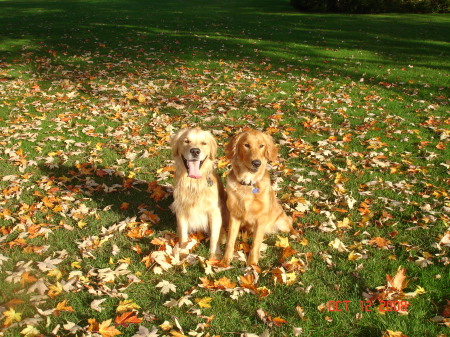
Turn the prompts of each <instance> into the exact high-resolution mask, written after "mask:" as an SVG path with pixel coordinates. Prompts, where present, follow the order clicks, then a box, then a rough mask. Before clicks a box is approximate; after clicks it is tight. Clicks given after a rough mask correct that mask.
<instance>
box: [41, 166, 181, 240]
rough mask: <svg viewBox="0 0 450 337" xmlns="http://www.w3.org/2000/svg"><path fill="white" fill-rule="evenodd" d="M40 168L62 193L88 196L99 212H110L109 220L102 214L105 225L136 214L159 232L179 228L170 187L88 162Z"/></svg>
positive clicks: (75, 196) (138, 219)
mask: <svg viewBox="0 0 450 337" xmlns="http://www.w3.org/2000/svg"><path fill="white" fill-rule="evenodd" d="M39 170H40V171H41V172H42V173H43V174H44V175H46V176H48V177H49V178H50V179H51V180H53V181H54V183H55V185H56V186H57V188H58V189H59V190H58V191H57V192H56V193H58V194H59V195H61V196H70V197H73V198H78V197H79V198H80V199H83V198H87V202H89V201H92V202H93V203H94V205H95V206H93V207H94V208H95V210H96V212H101V211H105V212H109V213H110V214H111V215H109V216H108V218H107V219H103V218H101V216H102V215H100V219H99V221H101V222H102V223H104V222H108V223H104V224H103V226H105V227H108V226H109V225H112V224H113V223H117V222H120V221H123V220H124V219H126V218H133V217H136V218H137V220H136V221H142V222H148V223H151V224H152V228H153V229H155V230H158V231H163V230H168V231H172V232H174V231H175V230H176V220H175V215H174V214H173V213H172V212H171V210H170V209H169V206H170V204H171V203H172V201H173V199H172V191H171V189H170V187H169V186H162V185H159V184H158V183H157V182H156V181H143V180H137V179H132V178H128V177H126V176H122V174H121V173H119V172H117V171H115V170H113V169H109V168H104V167H101V166H98V165H96V164H94V163H89V162H85V163H81V164H77V165H75V166H60V167H55V168H50V167H48V166H46V165H39ZM102 213H103V212H102ZM104 214H105V213H103V215H104ZM109 222H111V223H109Z"/></svg>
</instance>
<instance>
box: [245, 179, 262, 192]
mask: <svg viewBox="0 0 450 337" xmlns="http://www.w3.org/2000/svg"><path fill="white" fill-rule="evenodd" d="M241 185H244V186H252V187H253V188H252V193H253V194H256V193H258V192H259V188H258V187H256V184H246V183H245V182H244V181H241Z"/></svg>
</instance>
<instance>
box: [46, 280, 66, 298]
mask: <svg viewBox="0 0 450 337" xmlns="http://www.w3.org/2000/svg"><path fill="white" fill-rule="evenodd" d="M62 291H63V288H62V285H61V283H59V282H56V284H54V285H50V286H49V287H48V293H47V295H48V296H49V297H50V298H55V297H56V296H58V295H59V294H61V293H62Z"/></svg>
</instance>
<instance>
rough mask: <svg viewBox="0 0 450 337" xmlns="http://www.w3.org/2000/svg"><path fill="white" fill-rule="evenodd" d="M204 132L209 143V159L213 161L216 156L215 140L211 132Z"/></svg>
mask: <svg viewBox="0 0 450 337" xmlns="http://www.w3.org/2000/svg"><path fill="white" fill-rule="evenodd" d="M206 134H207V135H208V143H209V151H210V152H209V157H210V158H209V159H211V160H212V161H214V160H215V159H216V156H217V142H216V140H215V138H214V136H213V135H212V134H211V132H209V131H207V132H206Z"/></svg>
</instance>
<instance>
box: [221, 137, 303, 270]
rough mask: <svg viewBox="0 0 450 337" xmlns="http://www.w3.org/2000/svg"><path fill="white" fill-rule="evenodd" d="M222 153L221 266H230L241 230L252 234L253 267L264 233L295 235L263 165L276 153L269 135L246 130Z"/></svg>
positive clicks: (251, 260) (250, 262)
mask: <svg viewBox="0 0 450 337" xmlns="http://www.w3.org/2000/svg"><path fill="white" fill-rule="evenodd" d="M225 153H226V155H227V158H229V159H230V160H231V172H230V173H229V175H228V177H227V188H226V191H227V206H228V210H229V213H230V221H229V225H228V238H227V244H226V248H225V253H224V256H223V259H222V261H221V264H222V265H229V264H230V262H231V260H232V258H233V253H234V245H235V242H236V238H237V236H238V234H239V230H240V229H241V228H245V229H247V230H248V231H250V232H253V243H252V248H251V251H250V254H249V256H248V259H247V265H249V266H251V265H257V264H258V260H259V255H260V248H261V244H262V242H263V239H264V235H265V234H266V233H275V232H277V231H283V232H291V233H295V230H294V229H293V227H292V218H291V217H288V216H287V215H286V213H285V212H284V210H283V208H282V207H281V205H280V204H279V203H278V201H277V199H276V196H275V192H274V190H273V189H272V186H271V182H270V177H269V173H268V171H267V169H266V165H267V162H268V161H273V160H275V159H276V158H277V154H278V150H277V148H276V147H275V144H274V142H273V139H272V137H271V136H269V135H267V134H265V133H263V132H260V131H257V130H251V129H250V130H246V131H244V132H242V133H239V134H237V135H235V136H234V137H233V138H232V139H231V141H230V142H229V144H227V146H226V148H225ZM258 164H259V165H258Z"/></svg>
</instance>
